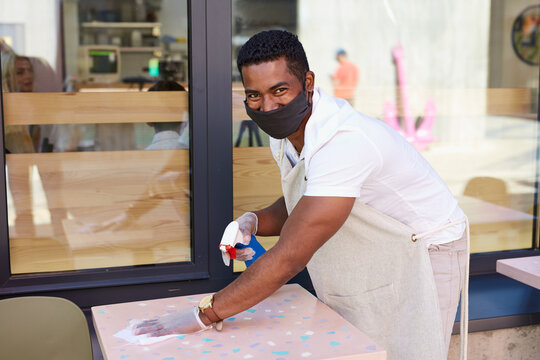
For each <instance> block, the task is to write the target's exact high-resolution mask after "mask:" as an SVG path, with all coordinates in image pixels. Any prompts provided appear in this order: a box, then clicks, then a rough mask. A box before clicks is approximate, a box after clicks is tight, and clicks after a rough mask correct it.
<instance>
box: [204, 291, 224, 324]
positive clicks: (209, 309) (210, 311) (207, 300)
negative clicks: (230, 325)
mask: <svg viewBox="0 0 540 360" xmlns="http://www.w3.org/2000/svg"><path fill="white" fill-rule="evenodd" d="M213 305H214V295H206V296H205V297H203V298H202V299H201V301H200V302H199V311H200V312H202V313H204V315H206V317H207V318H208V319H209V320H210V321H211V322H212V323H215V324H216V330H217V331H221V329H222V328H223V320H222V319H220V317H219V316H217V314H216V312H215V311H214V308H213Z"/></svg>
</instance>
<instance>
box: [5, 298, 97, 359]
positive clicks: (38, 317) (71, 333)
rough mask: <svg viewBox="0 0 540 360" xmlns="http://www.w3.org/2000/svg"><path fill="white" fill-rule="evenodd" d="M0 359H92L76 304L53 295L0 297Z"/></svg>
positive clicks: (86, 331) (81, 314) (83, 324)
mask: <svg viewBox="0 0 540 360" xmlns="http://www.w3.org/2000/svg"><path fill="white" fill-rule="evenodd" d="M0 358H2V359H6V360H7V359H9V360H34V359H40V360H64V359H65V360H78V359H81V360H92V343H91V340H90V331H89V330H88V323H87V322H86V317H85V316H84V314H83V312H82V310H81V309H80V308H79V307H78V306H77V305H75V304H74V303H72V302H71V301H69V300H66V299H62V298H57V297H45V296H28V297H16V298H11V299H5V300H0Z"/></svg>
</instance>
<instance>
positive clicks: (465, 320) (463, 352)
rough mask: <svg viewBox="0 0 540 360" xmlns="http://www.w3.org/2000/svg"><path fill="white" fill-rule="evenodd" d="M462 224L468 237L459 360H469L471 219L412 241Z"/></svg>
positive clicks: (449, 224)
mask: <svg viewBox="0 0 540 360" xmlns="http://www.w3.org/2000/svg"><path fill="white" fill-rule="evenodd" d="M462 222H464V223H465V231H466V232H467V235H466V239H467V260H466V261H465V278H464V279H463V287H462V289H461V303H460V307H461V311H460V320H459V323H460V324H459V325H460V330H459V336H460V343H461V347H460V355H459V358H460V359H461V360H467V349H468V334H469V268H470V253H471V232H470V229H469V219H468V218H467V217H464V218H463V219H461V220H458V221H454V222H451V223H448V224H446V225H444V226H441V227H439V228H437V229H435V230H431V231H427V232H425V233H422V234H418V235H416V234H413V235H412V236H411V240H412V241H416V240H418V239H421V238H423V237H426V236H428V235H431V234H433V233H435V232H437V231H441V230H444V229H446V228H449V227H451V226H454V225H457V224H461V223H462Z"/></svg>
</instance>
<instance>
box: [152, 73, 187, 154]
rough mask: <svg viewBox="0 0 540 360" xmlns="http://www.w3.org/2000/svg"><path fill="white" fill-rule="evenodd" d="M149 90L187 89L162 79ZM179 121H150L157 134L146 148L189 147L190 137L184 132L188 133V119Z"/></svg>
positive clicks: (168, 148)
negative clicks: (186, 136)
mask: <svg viewBox="0 0 540 360" xmlns="http://www.w3.org/2000/svg"><path fill="white" fill-rule="evenodd" d="M148 91H186V89H185V88H184V87H183V86H182V85H180V84H179V83H177V82H176V81H172V80H160V81H158V82H157V83H155V84H154V85H153V86H152V87H151V88H149V89H148ZM184 120H185V121H182V122H180V121H178V122H149V123H147V125H148V126H151V127H153V128H154V131H155V132H156V134H155V135H154V138H153V139H152V143H151V144H150V145H148V146H147V147H146V149H145V150H171V149H188V148H189V138H188V139H186V138H185V136H182V135H184V134H188V136H189V129H188V125H187V124H188V121H187V119H184Z"/></svg>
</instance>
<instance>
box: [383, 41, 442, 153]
mask: <svg viewBox="0 0 540 360" xmlns="http://www.w3.org/2000/svg"><path fill="white" fill-rule="evenodd" d="M392 55H393V57H394V61H395V63H396V68H397V75H398V86H399V91H400V95H401V104H402V107H403V124H404V127H405V130H403V129H402V128H401V125H400V124H399V121H398V118H397V106H396V105H395V104H394V103H392V102H391V101H387V102H386V103H385V104H384V109H383V115H384V120H385V121H386V123H387V124H388V125H389V126H391V127H392V128H393V129H395V130H396V131H398V132H399V133H400V134H402V135H403V136H404V137H405V139H407V141H409V142H410V143H412V144H413V146H415V147H416V148H417V149H418V150H423V149H425V148H426V147H427V145H428V144H429V143H430V142H432V141H434V140H435V139H434V138H433V136H432V134H431V129H432V128H433V124H434V123H435V115H436V113H437V108H436V107H435V102H434V101H433V100H432V99H429V100H428V102H427V104H426V109H425V116H424V120H423V121H422V123H421V124H420V126H418V129H417V128H416V121H415V119H414V118H413V116H412V114H411V109H410V107H409V95H408V90H407V78H406V76H405V68H404V66H403V48H402V47H401V45H397V46H396V47H394V49H393V50H392Z"/></svg>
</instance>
